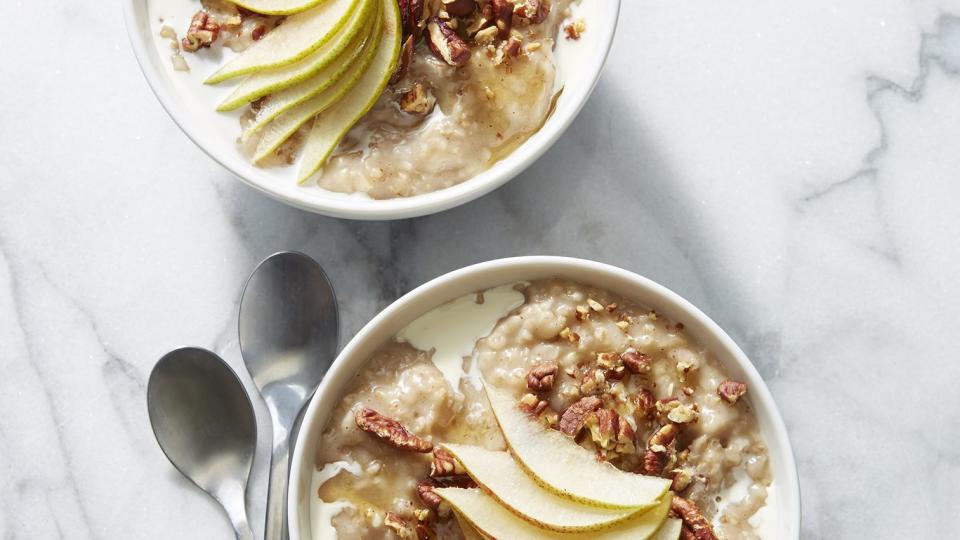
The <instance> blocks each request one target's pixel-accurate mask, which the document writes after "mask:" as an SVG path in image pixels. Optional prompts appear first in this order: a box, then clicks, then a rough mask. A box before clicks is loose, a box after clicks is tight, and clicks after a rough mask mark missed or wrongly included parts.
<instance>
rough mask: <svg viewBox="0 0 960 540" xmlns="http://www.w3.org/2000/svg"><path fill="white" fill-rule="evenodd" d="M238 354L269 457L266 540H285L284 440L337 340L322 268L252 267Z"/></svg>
mask: <svg viewBox="0 0 960 540" xmlns="http://www.w3.org/2000/svg"><path fill="white" fill-rule="evenodd" d="M239 330H240V352H241V353H242V354H243V361H244V363H245V364H246V365H247V370H248V371H250V375H251V376H252V377H253V381H254V383H255V384H256V386H257V388H258V389H259V390H260V395H262V396H263V400H264V401H265V402H266V404H267V409H268V410H269V411H270V418H271V420H272V425H273V454H272V456H271V462H270V484H269V491H268V492H267V520H266V532H265V535H264V538H265V539H266V540H277V539H280V538H286V525H285V524H286V520H285V519H284V518H285V516H286V499H287V496H286V495H287V481H288V473H289V467H288V466H289V460H290V439H291V435H292V434H294V432H293V430H294V424H295V421H296V419H297V417H298V415H299V414H300V411H301V410H302V409H303V406H304V404H306V402H307V401H308V400H309V399H310V396H311V395H313V392H314V390H315V389H316V387H317V385H318V384H320V379H322V378H323V375H324V374H325V373H326V372H327V368H329V367H330V363H331V362H332V361H333V356H334V354H335V353H336V351H337V344H338V342H339V318H338V314H337V299H336V297H335V296H334V293H333V287H332V286H331V285H330V281H329V280H328V279H327V276H326V274H324V272H323V269H322V268H320V265H319V264H317V262H316V261H314V260H313V259H311V258H310V257H308V256H306V255H304V254H302V253H295V252H283V253H277V254H275V255H271V256H270V257H268V258H267V259H266V260H264V261H263V262H261V263H260V265H259V266H257V268H256V270H254V271H253V275H251V276H250V280H249V281H247V285H246V287H245V288H244V290H243V298H242V299H241V300H240V329H239Z"/></svg>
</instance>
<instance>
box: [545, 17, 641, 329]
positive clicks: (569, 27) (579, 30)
mask: <svg viewBox="0 0 960 540" xmlns="http://www.w3.org/2000/svg"><path fill="white" fill-rule="evenodd" d="M586 30H587V23H586V22H585V21H584V20H583V19H577V20H575V21H573V22H572V23H568V24H566V25H564V27H563V33H564V34H566V36H567V39H580V34H583V33H584V32H585V31H586ZM654 320H656V319H654Z"/></svg>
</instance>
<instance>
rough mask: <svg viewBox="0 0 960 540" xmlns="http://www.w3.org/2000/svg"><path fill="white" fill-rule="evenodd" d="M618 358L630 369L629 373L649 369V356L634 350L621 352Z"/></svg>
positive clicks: (643, 371) (642, 371)
mask: <svg viewBox="0 0 960 540" xmlns="http://www.w3.org/2000/svg"><path fill="white" fill-rule="evenodd" d="M620 360H621V361H622V362H623V365H624V366H626V367H627V369H629V370H630V373H634V374H637V373H646V372H648V371H650V364H651V363H652V361H651V359H650V357H649V356H647V355H645V354H643V353H640V352H636V351H629V352H625V353H623V354H621V355H620Z"/></svg>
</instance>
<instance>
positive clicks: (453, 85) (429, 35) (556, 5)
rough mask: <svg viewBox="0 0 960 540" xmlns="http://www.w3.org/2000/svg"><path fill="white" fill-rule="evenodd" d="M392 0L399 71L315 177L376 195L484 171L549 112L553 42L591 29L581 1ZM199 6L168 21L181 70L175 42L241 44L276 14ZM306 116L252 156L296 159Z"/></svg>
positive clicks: (247, 138)
mask: <svg viewBox="0 0 960 540" xmlns="http://www.w3.org/2000/svg"><path fill="white" fill-rule="evenodd" d="M397 1H398V4H399V7H400V15H401V20H402V31H403V36H402V39H403V46H402V49H401V54H400V60H399V66H398V69H397V72H396V73H395V74H394V76H393V78H392V79H391V81H390V84H389V85H388V86H387V88H386V89H385V90H384V92H383V93H382V94H381V96H380V98H379V100H377V102H376V104H375V105H374V106H373V108H372V109H371V110H370V111H369V112H368V113H367V114H366V115H365V116H364V117H363V118H362V119H360V121H359V122H358V123H357V124H355V125H354V126H353V128H352V129H351V130H350V131H349V133H348V134H347V135H346V137H345V138H344V139H343V140H342V141H341V143H340V144H339V147H338V148H337V149H336V151H335V152H334V154H333V155H332V157H331V158H330V161H329V162H327V163H326V165H324V166H323V168H322V170H321V171H320V173H319V174H318V175H315V176H314V177H313V179H311V180H310V181H311V182H314V181H315V182H316V183H317V184H318V185H319V186H320V187H322V188H324V189H327V190H331V191H336V192H343V193H365V194H367V195H368V196H370V197H372V198H374V199H388V198H395V197H409V196H413V195H418V194H422V193H427V192H431V191H435V190H438V189H443V188H446V187H450V186H453V185H455V184H458V183H460V182H463V181H464V180H467V179H468V178H471V177H473V176H475V175H477V174H478V173H481V172H483V171H484V170H486V169H488V168H490V167H491V166H492V165H493V164H494V163H496V162H497V161H499V160H500V159H502V158H504V157H506V156H507V155H509V154H510V153H511V152H512V151H513V150H514V149H516V148H517V147H518V146H519V145H520V144H521V143H523V142H524V141H525V140H527V139H528V138H529V137H530V136H531V135H532V134H534V133H535V132H536V131H537V130H539V129H540V127H541V126H542V125H543V123H544V122H545V121H546V120H547V118H548V116H549V115H550V113H551V111H552V109H553V105H554V101H555V98H556V97H557V95H558V94H557V86H558V85H557V84H556V82H557V80H556V79H557V69H556V65H555V62H554V45H555V43H556V40H557V39H572V40H575V39H579V37H580V34H581V32H584V31H587V26H586V23H585V21H583V20H582V19H580V18H578V17H576V16H574V15H572V13H571V6H572V5H574V4H576V3H579V1H580V0H397ZM202 5H203V10H201V11H200V12H198V13H197V15H195V17H194V19H193V21H192V22H191V25H190V28H189V29H187V31H186V32H185V34H184V37H183V39H182V41H181V42H178V41H177V36H176V33H175V32H174V31H173V30H172V29H169V30H165V34H164V37H170V38H171V39H172V46H173V47H174V48H175V51H174V53H173V54H174V58H173V61H174V65H175V66H176V69H181V70H187V69H189V68H188V66H187V63H186V61H185V60H184V57H183V56H182V55H181V53H180V51H181V48H182V50H183V51H185V52H196V51H198V50H200V49H203V48H206V47H211V46H214V45H216V46H219V45H220V44H221V43H222V44H223V45H225V46H228V47H229V48H231V49H233V50H234V51H237V52H239V51H242V50H243V49H245V48H246V47H247V46H249V45H251V44H252V43H254V42H255V41H258V40H259V39H261V38H262V37H263V36H264V35H265V34H266V33H268V32H270V31H271V30H272V29H273V28H275V27H277V26H278V25H281V26H282V22H283V21H282V18H281V17H265V16H260V15H257V14H254V13H251V12H248V11H245V10H243V9H242V8H239V9H238V8H237V7H235V6H234V5H233V4H230V3H228V2H226V1H225V0H202ZM218 40H219V41H218ZM181 43H182V45H181ZM270 99H271V96H269V95H268V96H266V97H263V98H261V99H259V100H257V101H254V102H253V103H252V104H251V105H250V106H249V108H248V110H247V111H246V113H245V114H244V115H243V116H242V117H241V120H240V123H241V128H242V130H243V131H244V132H246V131H247V130H248V128H249V126H250V125H251V124H252V123H253V121H254V120H255V118H256V117H257V116H258V114H259V111H260V110H261V108H263V106H264V105H265V104H267V103H268V102H269V100H270ZM311 125H312V122H308V123H306V124H305V125H304V126H302V127H301V128H300V129H299V130H298V131H297V132H295V133H294V134H293V135H292V136H290V138H288V139H287V140H286V142H284V143H283V144H281V145H280V146H279V147H278V148H276V150H275V151H274V152H273V153H272V154H271V155H269V156H268V157H266V158H263V159H260V160H259V161H257V164H258V165H260V166H265V167H277V166H287V165H291V164H293V163H294V162H295V161H296V159H297V156H298V155H299V153H300V151H301V149H302V146H303V141H304V140H305V138H306V134H307V133H308V132H309V130H310V127H311ZM263 134H264V130H260V131H259V132H257V133H254V134H252V135H251V134H249V133H246V134H245V135H244V136H243V137H242V138H241V139H238V146H239V148H240V150H241V152H242V153H244V154H245V155H247V156H248V157H250V158H251V159H252V158H253V156H254V154H255V151H256V149H257V145H258V144H259V143H260V139H261V138H262V136H263Z"/></svg>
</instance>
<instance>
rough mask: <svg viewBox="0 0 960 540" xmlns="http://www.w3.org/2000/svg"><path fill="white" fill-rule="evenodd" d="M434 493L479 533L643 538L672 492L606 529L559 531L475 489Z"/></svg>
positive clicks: (526, 538)
mask: <svg viewBox="0 0 960 540" xmlns="http://www.w3.org/2000/svg"><path fill="white" fill-rule="evenodd" d="M436 493H437V495H439V496H440V497H442V498H443V499H444V500H446V501H447V502H448V503H450V506H452V507H453V509H454V510H456V511H457V512H458V513H460V514H461V515H462V516H463V518H464V519H466V520H467V521H469V522H470V524H471V525H473V526H474V527H476V528H477V530H478V531H480V532H481V533H483V534H485V535H487V536H490V537H493V538H501V539H509V540H536V539H553V540H587V539H591V540H646V539H648V538H650V537H652V536H653V535H654V533H656V532H657V529H659V528H660V525H661V524H662V523H663V522H664V520H665V519H666V518H667V513H668V512H669V511H670V501H671V500H672V499H673V495H672V494H669V493H668V494H666V495H664V497H663V499H662V500H660V501H659V502H658V503H657V505H656V506H654V507H653V508H651V509H649V510H646V511H644V512H642V513H640V514H638V515H636V516H633V517H631V518H630V519H628V520H627V521H625V522H623V523H622V524H620V525H618V526H616V527H613V528H610V529H605V530H602V531H588V532H573V533H562V532H557V531H551V530H547V529H543V528H541V527H537V526H536V525H534V524H532V523H530V522H528V521H524V520H523V519H520V518H519V517H518V516H516V515H515V514H514V513H513V512H511V511H509V510H507V509H506V507H504V506H501V505H500V504H499V503H497V501H496V500H494V499H493V498H492V497H490V496H489V495H487V494H486V493H484V492H483V491H482V490H479V489H463V488H437V489H436Z"/></svg>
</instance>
